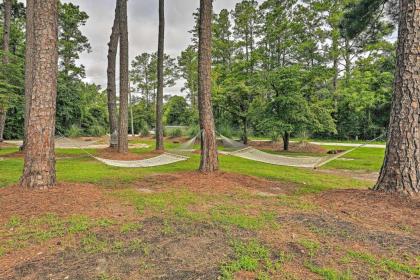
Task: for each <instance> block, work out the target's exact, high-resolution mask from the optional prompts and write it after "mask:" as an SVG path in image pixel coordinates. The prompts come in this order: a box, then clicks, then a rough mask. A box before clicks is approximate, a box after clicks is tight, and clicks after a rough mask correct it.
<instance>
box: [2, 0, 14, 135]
mask: <svg viewBox="0 0 420 280" xmlns="http://www.w3.org/2000/svg"><path fill="white" fill-rule="evenodd" d="M3 2H4V16H3V17H4V23H3V64H4V65H7V64H9V50H10V20H11V17H12V0H4V1H3ZM6 114H7V106H6V102H0V142H3V134H4V128H5V126H6Z"/></svg>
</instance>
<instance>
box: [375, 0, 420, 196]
mask: <svg viewBox="0 0 420 280" xmlns="http://www.w3.org/2000/svg"><path fill="white" fill-rule="evenodd" d="M400 9H401V10H400V23H399V32H398V48H397V68H396V72H395V83H394V95H393V101H392V109H391V118H390V124H389V130H388V141H387V148H386V153H385V160H384V164H383V166H382V169H381V174H380V176H379V179H378V182H377V184H376V186H375V190H381V191H387V192H400V193H405V194H409V195H414V194H418V193H419V192H420V172H419V170H420V123H419V122H420V117H419V108H420V76H419V75H418V69H419V67H420V63H419V59H418V50H419V45H420V2H419V1H412V0H400Z"/></svg>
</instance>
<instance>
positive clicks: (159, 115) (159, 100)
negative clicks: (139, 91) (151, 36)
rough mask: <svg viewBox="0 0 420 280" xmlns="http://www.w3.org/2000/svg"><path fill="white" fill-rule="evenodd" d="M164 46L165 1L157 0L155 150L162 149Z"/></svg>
mask: <svg viewBox="0 0 420 280" xmlns="http://www.w3.org/2000/svg"><path fill="white" fill-rule="evenodd" d="M164 46H165V3H164V0H159V38H158V63H157V79H158V89H157V95H156V150H158V151H163V150H164V146H163V122H162V119H163V60H164Z"/></svg>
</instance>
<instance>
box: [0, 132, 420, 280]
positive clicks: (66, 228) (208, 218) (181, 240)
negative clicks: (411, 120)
mask: <svg viewBox="0 0 420 280" xmlns="http://www.w3.org/2000/svg"><path fill="white" fill-rule="evenodd" d="M135 142H136V143H145V144H148V145H149V148H136V149H132V150H131V152H132V153H136V154H145V155H148V154H150V153H151V152H152V151H153V149H154V147H153V145H154V144H153V143H154V140H152V139H140V140H136V141H135ZM166 144H167V146H168V147H169V148H171V147H174V146H175V144H173V143H171V141H169V140H168V141H167V143H166ZM324 148H325V149H326V150H344V149H350V148H349V147H331V146H326V147H324ZM87 151H88V152H89V153H91V154H94V155H95V154H100V153H101V152H100V151H98V150H93V149H91V150H87ZM280 153H282V154H285V155H290V156H297V155H319V154H317V153H304V154H302V153H293V152H287V153H285V152H280ZM383 155H384V150H383V149H378V148H360V149H357V150H355V151H353V152H351V153H349V154H346V155H345V156H344V157H343V158H340V159H337V160H335V161H332V162H330V163H328V164H327V165H325V166H323V167H322V168H320V169H317V170H312V169H303V168H293V167H285V166H274V165H269V164H264V163H258V162H253V161H249V160H245V159H241V158H236V157H233V156H229V155H219V159H220V164H221V171H220V172H218V173H216V174H212V175H205V174H199V173H198V172H196V169H197V168H198V164H199V154H198V153H193V154H191V155H189V156H190V159H189V160H187V161H184V162H180V163H177V164H174V165H167V166H161V167H153V168H145V169H141V168H137V169H123V168H115V167H109V166H106V165H104V164H102V163H100V162H98V161H96V160H94V159H93V158H91V157H89V156H88V155H87V153H85V152H84V151H81V150H77V149H58V150H57V176H58V181H59V185H58V186H57V188H55V189H53V190H49V191H37V192H33V191H27V190H21V189H19V188H18V187H17V186H16V184H17V182H18V180H19V176H20V174H21V171H22V165H23V159H22V154H20V153H19V152H18V151H17V149H16V148H13V147H2V148H1V149H0V212H1V213H2V214H1V215H0V279H337V280H338V279H419V278H420V234H419V233H420V211H419V210H420V201H419V200H416V199H411V200H409V199H407V198H405V197H398V196H397V197H396V196H392V195H388V194H383V193H376V192H373V191H371V190H369V188H370V187H372V186H373V185H374V183H375V178H376V176H377V172H378V170H379V169H380V167H381V164H382V160H383Z"/></svg>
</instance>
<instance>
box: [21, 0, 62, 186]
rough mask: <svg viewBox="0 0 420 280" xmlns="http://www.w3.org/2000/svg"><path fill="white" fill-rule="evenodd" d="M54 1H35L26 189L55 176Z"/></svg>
mask: <svg viewBox="0 0 420 280" xmlns="http://www.w3.org/2000/svg"><path fill="white" fill-rule="evenodd" d="M57 3H58V2H57V1H56V0H43V1H35V2H34V7H33V23H34V38H35V40H34V50H33V53H32V55H33V57H32V61H33V72H32V86H31V89H32V90H31V93H32V97H31V105H30V114H29V115H30V118H29V121H28V131H27V143H26V144H27V146H26V149H25V162H24V170H23V175H22V178H21V181H20V184H21V186H22V187H26V188H40V189H44V188H49V187H53V186H54V185H55V183H56V175H55V153H54V134H55V111H56V96H57V70H58V46H57V40H58V39H57V34H58V27H57V26H58V12H57Z"/></svg>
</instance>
